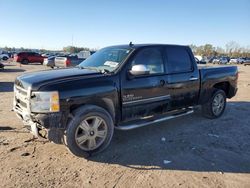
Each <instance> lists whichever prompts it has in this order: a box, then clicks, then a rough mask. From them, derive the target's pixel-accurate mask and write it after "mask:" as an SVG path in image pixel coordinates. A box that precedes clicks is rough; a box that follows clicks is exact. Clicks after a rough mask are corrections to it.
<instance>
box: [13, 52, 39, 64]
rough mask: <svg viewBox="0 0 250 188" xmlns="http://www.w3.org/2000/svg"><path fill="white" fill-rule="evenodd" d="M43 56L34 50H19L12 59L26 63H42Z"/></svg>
mask: <svg viewBox="0 0 250 188" xmlns="http://www.w3.org/2000/svg"><path fill="white" fill-rule="evenodd" d="M43 60H44V57H43V56H41V55H40V54H39V53H36V52H20V53H18V54H16V55H15V56H14V61H16V62H19V63H22V64H28V63H41V64H43Z"/></svg>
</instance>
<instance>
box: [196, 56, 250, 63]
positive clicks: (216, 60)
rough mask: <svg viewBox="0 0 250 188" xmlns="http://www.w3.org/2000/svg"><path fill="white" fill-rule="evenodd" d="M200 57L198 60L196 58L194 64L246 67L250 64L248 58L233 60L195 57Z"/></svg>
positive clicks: (228, 58) (232, 58) (225, 57)
mask: <svg viewBox="0 0 250 188" xmlns="http://www.w3.org/2000/svg"><path fill="white" fill-rule="evenodd" d="M195 57H200V58H199V60H198V58H196V62H197V63H198V64H206V63H213V64H224V65H225V64H245V65H248V64H249V62H250V58H234V57H231V58H230V57H227V56H223V57H210V58H208V57H201V56H195Z"/></svg>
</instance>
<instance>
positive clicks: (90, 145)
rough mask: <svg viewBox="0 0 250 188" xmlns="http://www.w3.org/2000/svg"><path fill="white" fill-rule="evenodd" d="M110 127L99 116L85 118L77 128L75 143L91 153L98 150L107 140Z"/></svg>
mask: <svg viewBox="0 0 250 188" xmlns="http://www.w3.org/2000/svg"><path fill="white" fill-rule="evenodd" d="M107 131H108V126H107V124H106V122H105V121H104V120H103V119H102V118H101V117H99V116H90V117H87V118H85V119H84V120H83V121H82V122H81V124H80V125H79V126H78V127H77V129H76V132H75V141H76V143H77V145H78V146H79V147H80V148H81V149H83V150H85V151H91V150H94V149H96V148H98V147H99V146H100V145H101V144H102V143H103V142H104V141H105V139H106V136H107Z"/></svg>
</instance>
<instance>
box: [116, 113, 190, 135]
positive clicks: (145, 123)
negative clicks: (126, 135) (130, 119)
mask: <svg viewBox="0 0 250 188" xmlns="http://www.w3.org/2000/svg"><path fill="white" fill-rule="evenodd" d="M193 112H194V110H193V109H188V110H187V111H185V112H182V113H176V114H175V115H169V116H165V117H162V118H159V119H154V120H151V121H147V122H142V123H139V122H138V124H137V123H133V124H130V125H123V126H121V125H120V126H116V127H115V128H116V129H118V130H123V131H126V130H131V129H136V128H139V127H144V126H147V125H151V124H154V123H159V122H162V121H166V120H170V119H174V118H178V117H181V116H185V115H188V114H192V113H193Z"/></svg>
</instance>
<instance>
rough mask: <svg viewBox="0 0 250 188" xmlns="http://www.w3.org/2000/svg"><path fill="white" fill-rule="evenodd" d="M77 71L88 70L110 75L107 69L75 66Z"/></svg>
mask: <svg viewBox="0 0 250 188" xmlns="http://www.w3.org/2000/svg"><path fill="white" fill-rule="evenodd" d="M77 67H78V68H79V69H89V70H94V71H97V72H100V73H102V74H107V73H110V72H111V71H109V70H108V69H102V70H100V69H98V68H96V67H83V66H77Z"/></svg>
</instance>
